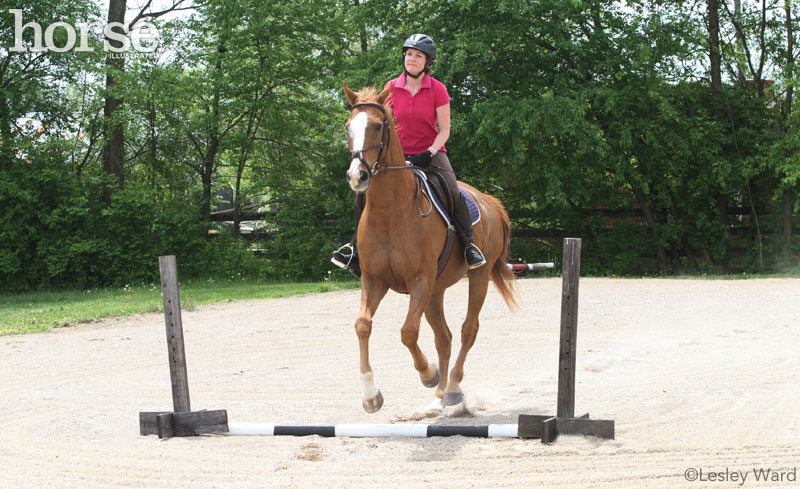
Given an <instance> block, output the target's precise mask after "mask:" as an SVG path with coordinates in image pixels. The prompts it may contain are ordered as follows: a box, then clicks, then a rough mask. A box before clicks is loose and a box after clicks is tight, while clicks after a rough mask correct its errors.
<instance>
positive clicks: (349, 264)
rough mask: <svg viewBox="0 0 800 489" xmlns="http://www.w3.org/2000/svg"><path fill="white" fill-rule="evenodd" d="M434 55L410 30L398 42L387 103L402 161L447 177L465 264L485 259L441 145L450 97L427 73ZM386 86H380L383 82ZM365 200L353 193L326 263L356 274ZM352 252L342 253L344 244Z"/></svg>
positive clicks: (423, 39)
mask: <svg viewBox="0 0 800 489" xmlns="http://www.w3.org/2000/svg"><path fill="white" fill-rule="evenodd" d="M435 59H436V45H435V44H434V42H433V39H431V38H430V37H428V36H426V35H425V34H414V35H413V36H411V37H409V38H408V39H407V40H406V42H405V43H404V44H403V73H402V74H401V75H400V76H398V77H397V78H395V79H393V80H389V81H388V82H387V83H386V86H391V94H392V96H391V99H390V102H389V103H390V105H391V106H392V109H393V111H394V117H395V128H396V129H397V136H398V138H399V139H400V145H401V146H402V147H403V153H404V154H405V157H406V160H408V161H410V162H411V163H413V164H414V165H416V166H419V167H422V168H424V169H425V171H426V172H428V173H432V172H436V173H437V174H438V176H440V177H441V178H442V179H443V180H445V181H446V182H447V187H448V188H447V190H448V191H449V192H450V196H451V198H452V202H453V204H454V208H455V209H454V216H453V217H454V218H455V221H456V224H457V225H458V227H459V228H460V229H461V231H462V234H463V236H462V238H464V239H465V242H464V256H465V258H466V260H467V265H468V266H469V268H477V267H479V266H481V265H483V264H485V263H486V259H485V258H484V257H483V253H482V252H481V250H480V249H478V247H477V246H475V244H474V243H473V233H472V220H471V219H470V216H469V211H468V210H467V204H466V202H465V201H464V197H463V196H462V195H461V192H460V191H459V190H458V184H457V183H456V175H455V172H453V167H452V166H450V160H449V159H448V158H447V149H446V148H445V146H444V144H445V142H446V141H447V139H448V138H449V137H450V96H449V95H448V93H447V88H446V87H445V86H444V84H443V83H442V82H440V81H439V80H436V79H435V78H433V77H432V76H430V74H429V73H430V67H431V65H433V62H434V60H435ZM384 88H385V87H384ZM365 204H366V195H365V193H364V192H360V193H358V194H357V195H356V211H355V224H356V233H355V234H354V235H353V240H352V241H351V243H352V244H351V243H348V244H346V245H344V246H342V247H341V248H339V249H338V250H336V251H334V252H333V254H332V258H331V262H333V263H334V264H335V265H337V266H339V267H341V268H346V269H347V270H349V271H350V272H351V273H352V274H353V275H355V276H356V277H360V276H361V269H360V267H359V264H358V253H357V251H356V249H355V245H356V236H357V235H358V221H359V219H360V218H361V212H362V211H363V210H364V206H365ZM348 248H349V249H350V250H351V253H346V252H345V249H348Z"/></svg>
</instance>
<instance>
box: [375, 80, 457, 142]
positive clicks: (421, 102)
mask: <svg viewBox="0 0 800 489" xmlns="http://www.w3.org/2000/svg"><path fill="white" fill-rule="evenodd" d="M389 85H391V87H392V88H391V91H392V98H391V101H390V105H391V106H392V110H393V111H394V119H395V128H396V129H397V137H399V138H400V145H401V146H402V147H403V153H405V154H418V153H422V152H424V151H427V149H428V148H429V147H430V146H431V145H432V144H433V140H434V139H436V135H437V134H439V127H438V126H437V125H436V109H437V108H438V107H441V106H443V105H447V104H449V103H450V95H448V93H447V88H446V87H445V86H444V84H443V83H442V82H440V81H439V80H436V79H435V78H431V77H430V76H428V74H427V73H426V74H425V76H424V77H423V78H422V85H420V87H419V91H418V92H417V94H416V95H414V96H413V97H412V96H411V92H409V91H408V89H407V88H406V74H405V73H403V74H401V75H400V76H398V77H397V78H395V79H394V80H389V81H388V82H386V85H384V88H386V87H387V86H389ZM440 151H447V149H446V148H445V147H442V148H441V149H440Z"/></svg>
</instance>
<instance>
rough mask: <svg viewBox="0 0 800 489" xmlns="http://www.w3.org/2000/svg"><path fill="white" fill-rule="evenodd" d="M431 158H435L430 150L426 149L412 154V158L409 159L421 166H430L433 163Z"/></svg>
mask: <svg viewBox="0 0 800 489" xmlns="http://www.w3.org/2000/svg"><path fill="white" fill-rule="evenodd" d="M431 160H433V155H432V154H431V152H430V151H426V152H424V153H420V154H417V155H410V158H409V159H408V161H410V162H411V163H413V164H414V165H416V166H418V167H420V168H428V167H429V166H430V165H431Z"/></svg>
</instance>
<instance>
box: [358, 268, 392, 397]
mask: <svg viewBox="0 0 800 489" xmlns="http://www.w3.org/2000/svg"><path fill="white" fill-rule="evenodd" d="M387 290H388V288H387V287H386V286H383V285H380V284H376V283H375V282H373V281H372V280H369V278H368V277H367V276H366V275H365V276H364V277H363V278H362V280H361V309H360V310H359V312H358V317H357V318H356V335H358V347H359V353H360V359H361V382H362V384H363V385H364V394H363V397H362V405H363V406H364V410H365V411H367V412H368V413H375V412H378V411H379V410H380V409H381V406H383V396H382V395H381V391H380V389H378V386H377V385H375V379H374V374H373V372H372V366H370V364H369V336H370V334H371V333H372V317H373V316H374V315H375V311H376V310H377V309H378V305H379V304H380V303H381V300H382V299H383V297H384V296H385V295H386V292H387Z"/></svg>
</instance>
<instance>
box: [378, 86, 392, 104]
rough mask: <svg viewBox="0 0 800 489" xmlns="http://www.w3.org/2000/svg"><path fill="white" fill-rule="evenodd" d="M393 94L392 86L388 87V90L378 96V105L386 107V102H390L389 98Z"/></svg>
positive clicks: (385, 89)
mask: <svg viewBox="0 0 800 489" xmlns="http://www.w3.org/2000/svg"><path fill="white" fill-rule="evenodd" d="M391 94H392V85H391V84H390V85H386V88H384V89H383V91H381V93H379V94H378V103H379V104H381V105H386V101H388V100H389V97H390V96H391Z"/></svg>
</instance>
